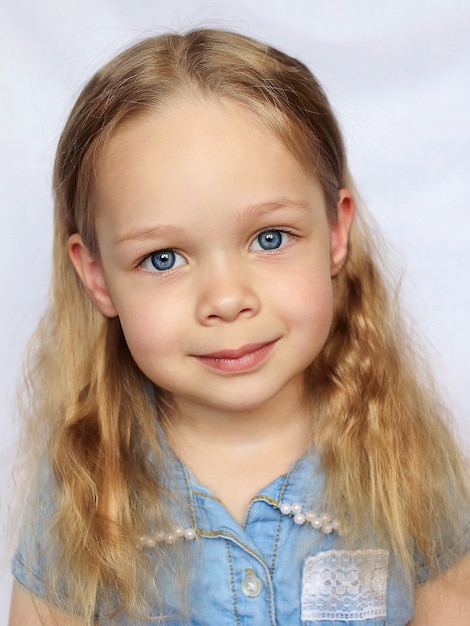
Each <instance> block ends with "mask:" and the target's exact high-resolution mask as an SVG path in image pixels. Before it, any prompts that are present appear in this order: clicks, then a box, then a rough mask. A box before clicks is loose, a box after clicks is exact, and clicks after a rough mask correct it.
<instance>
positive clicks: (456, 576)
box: [409, 555, 470, 626]
mask: <svg viewBox="0 0 470 626" xmlns="http://www.w3.org/2000/svg"><path fill="white" fill-rule="evenodd" d="M415 601H416V602H415V604H416V614H415V617H414V618H413V619H412V620H411V622H410V623H409V626H442V625H443V624H445V626H468V625H469V624H470V555H467V556H466V557H465V558H463V559H462V560H461V561H460V562H459V563H457V565H454V567H452V568H451V569H450V570H449V571H448V572H446V573H445V574H442V575H441V576H439V578H436V579H435V580H432V581H430V582H428V583H426V584H425V585H422V586H421V587H418V589H417V591H416V597H415Z"/></svg>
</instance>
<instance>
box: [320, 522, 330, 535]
mask: <svg viewBox="0 0 470 626" xmlns="http://www.w3.org/2000/svg"><path fill="white" fill-rule="evenodd" d="M321 531H322V533H323V534H324V535H329V534H330V533H332V532H333V526H332V525H331V524H323V526H322V527H321Z"/></svg>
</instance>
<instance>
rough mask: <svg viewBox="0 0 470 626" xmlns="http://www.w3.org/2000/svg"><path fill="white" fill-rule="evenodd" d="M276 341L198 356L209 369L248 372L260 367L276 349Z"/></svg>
mask: <svg viewBox="0 0 470 626" xmlns="http://www.w3.org/2000/svg"><path fill="white" fill-rule="evenodd" d="M275 343H276V340H275V341H269V342H264V343H251V344H247V345H246V346H242V347H241V348H237V349H236V350H220V351H218V352H211V353H210V354H203V355H196V358H197V359H198V360H199V361H200V362H202V363H204V365H207V366H208V367H210V368H212V369H216V370H220V371H223V372H246V371H249V370H252V369H254V368H256V367H257V366H258V365H260V364H261V363H262V362H263V361H264V360H265V358H266V357H267V356H268V354H269V353H270V352H271V350H272V348H273V347H274V344H275Z"/></svg>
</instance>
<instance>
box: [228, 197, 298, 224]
mask: <svg viewBox="0 0 470 626" xmlns="http://www.w3.org/2000/svg"><path fill="white" fill-rule="evenodd" d="M281 209H301V210H302V211H307V210H308V209H309V207H308V205H307V204H305V202H300V201H298V200H294V199H293V198H279V199H276V200H272V201H270V202H260V203H259V204H252V205H250V206H247V207H244V208H242V209H240V210H239V211H238V214H237V216H236V219H237V221H242V220H244V219H246V218H253V217H263V216H264V215H266V214H268V213H274V212H275V211H280V210H281Z"/></svg>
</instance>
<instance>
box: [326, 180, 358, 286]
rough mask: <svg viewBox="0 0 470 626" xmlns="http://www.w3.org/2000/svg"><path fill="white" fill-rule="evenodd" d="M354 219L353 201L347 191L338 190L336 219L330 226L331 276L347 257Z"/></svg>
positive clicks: (337, 270)
mask: <svg viewBox="0 0 470 626" xmlns="http://www.w3.org/2000/svg"><path fill="white" fill-rule="evenodd" d="M353 218H354V200H353V197H352V194H351V192H350V191H349V189H340V190H339V200H338V207H337V219H336V220H335V221H334V222H333V223H332V224H330V255H331V275H332V276H336V275H337V274H339V272H340V270H341V268H342V267H343V265H344V263H345V261H346V259H347V257H348V241H349V231H350V229H351V224H352V221H353Z"/></svg>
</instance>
